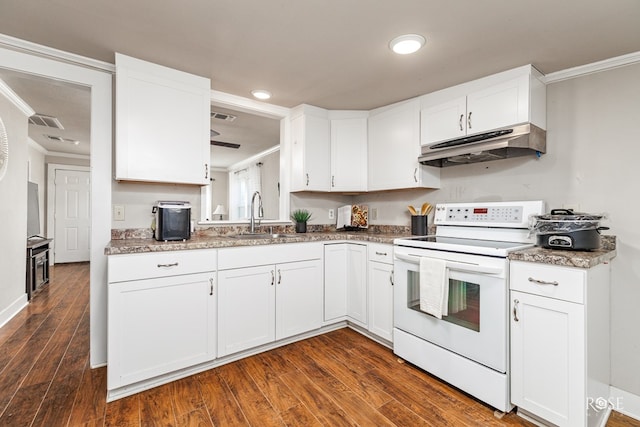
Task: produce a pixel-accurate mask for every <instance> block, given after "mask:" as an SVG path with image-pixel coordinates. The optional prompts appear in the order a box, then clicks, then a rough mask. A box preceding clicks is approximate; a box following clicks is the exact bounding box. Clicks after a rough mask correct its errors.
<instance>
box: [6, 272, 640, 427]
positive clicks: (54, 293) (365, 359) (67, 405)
mask: <svg viewBox="0 0 640 427" xmlns="http://www.w3.org/2000/svg"><path fill="white" fill-rule="evenodd" d="M88 304H89V265H88V264H86V263H80V264H58V265H56V266H55V267H53V269H52V272H51V283H50V284H49V285H48V286H46V287H45V288H43V289H42V290H41V291H39V292H38V293H37V294H36V295H35V297H34V299H33V301H32V303H31V304H29V306H28V307H27V308H25V309H24V310H23V311H22V312H20V313H19V314H18V315H17V316H16V317H15V318H14V319H12V320H11V321H10V322H9V323H8V324H7V325H5V326H4V327H3V328H1V329H0V426H11V427H14V426H15V427H20V426H47V427H49V426H261V427H262V426H343V425H344V426H354V425H357V426H394V425H395V426H514V425H518V426H528V425H532V424H530V423H527V422H526V421H524V420H522V419H521V418H519V417H518V416H516V415H515V414H513V413H511V414H507V415H506V416H505V417H504V418H503V419H501V420H498V419H496V418H495V417H494V416H493V410H492V409H491V408H490V407H488V406H486V405H484V404H483V403H481V402H479V401H477V400H475V399H473V398H471V397H470V396H468V395H466V394H464V393H462V392H460V391H459V390H457V389H455V388H452V387H450V386H448V385H447V384H445V383H443V382H441V381H439V380H438V379H436V378H434V377H432V376H430V375H429V374H426V373H425V372H422V371H421V370H419V369H417V368H415V367H413V366H411V365H409V364H401V363H398V361H397V358H396V357H395V356H394V355H393V353H392V352H391V351H390V350H389V349H387V348H385V347H382V346H380V345H378V344H376V343H375V342H373V341H370V340H369V339H367V338H365V337H363V336H361V335H360V334H358V333H356V332H354V331H351V330H349V329H341V330H339V331H334V332H331V333H329V334H325V335H322V336H319V337H315V338H311V339H308V340H305V341H301V342H298V343H294V344H291V345H288V346H285V347H281V348H279V349H276V350H273V351H270V352H267V353H263V354H260V355H257V356H253V357H250V358H247V359H243V360H240V361H238V362H235V363H231V364H228V365H225V366H222V367H220V368H217V369H212V370H209V371H206V372H203V373H201V374H198V375H194V376H191V377H188V378H184V379H182V380H179V381H175V382H173V383H171V384H166V385H164V386H161V387H157V388H155V389H152V390H148V391H147V392H144V393H139V394H137V395H134V396H130V397H127V398H124V399H120V400H118V401H115V402H112V403H109V404H107V403H106V402H105V396H106V368H99V369H93V370H92V369H90V368H89V308H88ZM607 425H608V426H609V427H623V426H624V427H640V422H639V421H636V420H633V419H631V418H629V417H625V416H623V415H621V414H618V413H614V414H613V416H612V417H611V419H610V420H609V423H608V424H607Z"/></svg>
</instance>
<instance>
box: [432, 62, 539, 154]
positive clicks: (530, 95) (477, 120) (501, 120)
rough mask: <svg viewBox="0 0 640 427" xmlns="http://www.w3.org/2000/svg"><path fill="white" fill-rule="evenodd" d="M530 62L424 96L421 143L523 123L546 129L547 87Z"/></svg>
mask: <svg viewBox="0 0 640 427" xmlns="http://www.w3.org/2000/svg"><path fill="white" fill-rule="evenodd" d="M541 77H542V75H541V74H540V73H539V72H538V71H537V70H536V69H535V68H533V67H532V66H530V65H527V66H524V67H519V68H516V69H513V70H509V71H505V72H503V73H499V74H495V75H492V76H489V77H485V78H483V79H479V80H474V81H473V82H469V83H464V84H461V85H458V86H454V87H451V88H447V89H443V90H441V91H438V92H434V93H431V94H428V95H424V96H422V97H421V103H422V111H421V136H420V138H421V144H422V145H428V144H433V143H436V142H440V141H446V140H450V139H455V138H460V137H464V136H466V135H472V134H477V133H482V132H487V131H491V130H494V129H499V128H503V127H507V126H513V125H517V124H520V123H527V122H530V123H533V124H534V125H536V126H538V127H540V128H542V129H546V88H545V85H544V83H542V81H541Z"/></svg>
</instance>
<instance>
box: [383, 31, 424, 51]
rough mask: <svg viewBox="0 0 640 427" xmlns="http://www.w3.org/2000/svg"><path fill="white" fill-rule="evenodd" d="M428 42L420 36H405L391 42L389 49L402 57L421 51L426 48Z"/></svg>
mask: <svg viewBox="0 0 640 427" xmlns="http://www.w3.org/2000/svg"><path fill="white" fill-rule="evenodd" d="M425 42H426V40H425V38H424V37H422V36H421V35H419V34H405V35H403V36H398V37H396V38H395V39H393V40H391V42H389V47H390V48H391V50H392V51H394V52H395V53H399V54H400V55H407V54H409V53H414V52H417V51H418V50H420V48H421V47H422V46H424V44H425Z"/></svg>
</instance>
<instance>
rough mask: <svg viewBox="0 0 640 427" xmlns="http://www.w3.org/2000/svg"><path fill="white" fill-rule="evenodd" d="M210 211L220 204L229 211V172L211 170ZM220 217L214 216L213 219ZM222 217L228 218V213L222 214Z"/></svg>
mask: <svg viewBox="0 0 640 427" xmlns="http://www.w3.org/2000/svg"><path fill="white" fill-rule="evenodd" d="M211 178H212V179H213V181H212V182H211V212H213V211H214V210H215V208H216V206H218V205H222V206H224V207H225V208H226V209H227V212H228V211H229V172H211ZM218 218H220V217H219V216H217V215H216V216H215V218H213V219H214V220H217V219H218ZM222 219H223V220H225V219H229V214H226V215H223V216H222Z"/></svg>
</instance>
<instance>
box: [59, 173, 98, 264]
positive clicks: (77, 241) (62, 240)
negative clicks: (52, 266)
mask: <svg viewBox="0 0 640 427" xmlns="http://www.w3.org/2000/svg"><path fill="white" fill-rule="evenodd" d="M90 194H91V182H90V174H89V172H87V171H79V170H64V169H58V170H56V175H55V213H54V221H55V225H54V228H55V233H54V242H55V252H54V256H55V258H54V259H55V262H56V263H64V262H81V261H89V250H90V244H89V243H90V239H89V236H90V235H91V207H90V200H91V199H90Z"/></svg>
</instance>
